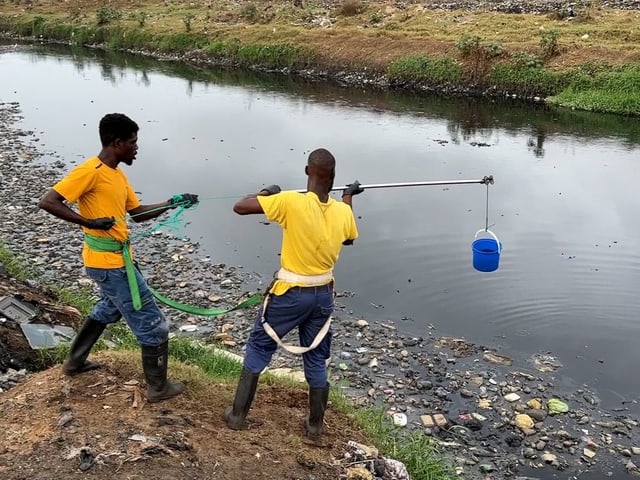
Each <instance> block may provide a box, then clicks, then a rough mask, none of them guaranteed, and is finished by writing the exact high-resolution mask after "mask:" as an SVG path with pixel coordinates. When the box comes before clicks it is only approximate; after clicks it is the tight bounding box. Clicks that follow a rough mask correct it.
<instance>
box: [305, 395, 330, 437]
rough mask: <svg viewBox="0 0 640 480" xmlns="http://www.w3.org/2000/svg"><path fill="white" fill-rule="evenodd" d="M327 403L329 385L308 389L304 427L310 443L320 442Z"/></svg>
mask: <svg viewBox="0 0 640 480" xmlns="http://www.w3.org/2000/svg"><path fill="white" fill-rule="evenodd" d="M328 401H329V385H327V386H326V387H324V388H310V389H309V418H307V419H305V422H304V426H305V429H306V430H307V438H308V439H309V440H311V441H312V442H320V437H321V436H322V422H323V421H324V412H325V410H326V409H327V402H328Z"/></svg>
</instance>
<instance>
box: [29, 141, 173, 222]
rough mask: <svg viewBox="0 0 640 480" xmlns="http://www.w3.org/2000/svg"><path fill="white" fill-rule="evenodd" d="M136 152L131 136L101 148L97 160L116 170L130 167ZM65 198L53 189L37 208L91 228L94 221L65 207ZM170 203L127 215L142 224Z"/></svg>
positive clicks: (131, 211) (166, 207) (138, 209)
mask: <svg viewBox="0 0 640 480" xmlns="http://www.w3.org/2000/svg"><path fill="white" fill-rule="evenodd" d="M137 152H138V135H137V134H135V133H134V134H133V136H132V137H131V138H129V139H127V140H122V139H119V138H118V139H116V140H114V141H113V142H111V143H110V144H109V145H106V146H104V147H102V150H101V151H100V154H99V155H98V158H99V159H100V161H101V162H102V163H104V164H105V165H106V166H107V167H110V168H116V167H117V166H118V165H119V164H120V162H122V163H124V164H125V165H132V164H133V161H134V160H135V158H136V154H137ZM65 202H66V200H65V198H64V197H63V196H62V195H60V194H59V193H58V192H56V191H55V190H53V189H50V190H49V191H48V192H47V193H45V194H44V196H43V197H42V199H41V200H40V202H38V207H40V208H42V209H43V210H46V211H47V212H49V213H50V214H52V215H54V216H56V217H58V218H61V219H62V220H66V221H68V222H71V223H75V224H77V225H82V226H83V227H89V228H90V227H91V225H90V224H89V222H90V221H91V220H95V219H88V218H85V217H83V216H81V215H80V214H78V213H77V212H75V211H74V210H72V209H71V208H69V207H68V206H67V204H66V203H65ZM171 207H172V205H171V202H170V201H166V202H161V203H155V204H152V205H140V206H138V207H136V208H133V209H131V210H129V212H128V213H129V215H131V217H132V219H133V221H134V222H144V221H146V220H151V219H153V218H156V217H157V216H159V215H161V214H162V213H164V212H165V211H167V210H168V209H169V208H171Z"/></svg>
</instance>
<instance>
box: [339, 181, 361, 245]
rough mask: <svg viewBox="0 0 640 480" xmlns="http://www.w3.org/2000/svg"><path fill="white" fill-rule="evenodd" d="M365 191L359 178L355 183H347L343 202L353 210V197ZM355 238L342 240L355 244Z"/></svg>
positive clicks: (343, 193) (348, 243)
mask: <svg viewBox="0 0 640 480" xmlns="http://www.w3.org/2000/svg"><path fill="white" fill-rule="evenodd" d="M362 192H364V188H362V187H361V186H360V182H358V181H357V180H356V181H355V182H353V183H350V184H349V185H347V188H345V189H344V190H343V191H342V202H343V203H346V204H347V205H349V208H351V210H353V205H352V199H353V196H354V195H358V194H359V193H362ZM353 242H354V239H352V238H348V239H346V240H345V241H344V242H342V244H343V245H353Z"/></svg>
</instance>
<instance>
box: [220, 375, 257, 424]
mask: <svg viewBox="0 0 640 480" xmlns="http://www.w3.org/2000/svg"><path fill="white" fill-rule="evenodd" d="M259 378H260V374H259V373H251V372H249V371H248V370H245V369H242V373H241V374H240V380H239V381H238V387H237V388H236V396H235V398H234V400H233V406H231V407H227V408H226V410H225V411H224V420H225V422H227V427H229V428H230V429H231V430H244V429H246V428H247V421H246V419H247V414H248V413H249V409H250V408H251V403H252V402H253V397H255V395H256V389H257V388H258V379H259ZM255 423H259V422H255Z"/></svg>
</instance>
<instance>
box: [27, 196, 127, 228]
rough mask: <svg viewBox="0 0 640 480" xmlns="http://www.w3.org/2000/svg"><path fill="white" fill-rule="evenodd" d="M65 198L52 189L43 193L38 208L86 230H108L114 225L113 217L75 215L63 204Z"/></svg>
mask: <svg viewBox="0 0 640 480" xmlns="http://www.w3.org/2000/svg"><path fill="white" fill-rule="evenodd" d="M65 200H66V199H65V198H64V197H63V196H62V195H60V194H59V193H58V192H56V191H55V190H54V189H50V190H49V191H48V192H47V193H45V194H44V195H43V197H42V199H40V201H39V202H38V207H40V208H41V209H43V210H45V211H47V212H49V213H50V214H51V215H53V216H55V217H58V218H61V219H62V220H66V221H67V222H71V223H75V224H76V225H82V226H83V227H86V228H93V229H96V230H109V229H110V228H111V227H113V225H114V224H115V223H116V221H115V219H114V218H113V217H111V218H84V217H83V216H82V215H80V214H78V213H76V212H75V211H74V210H72V209H70V208H69V207H68V206H67V204H66V203H64V202H65Z"/></svg>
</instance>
